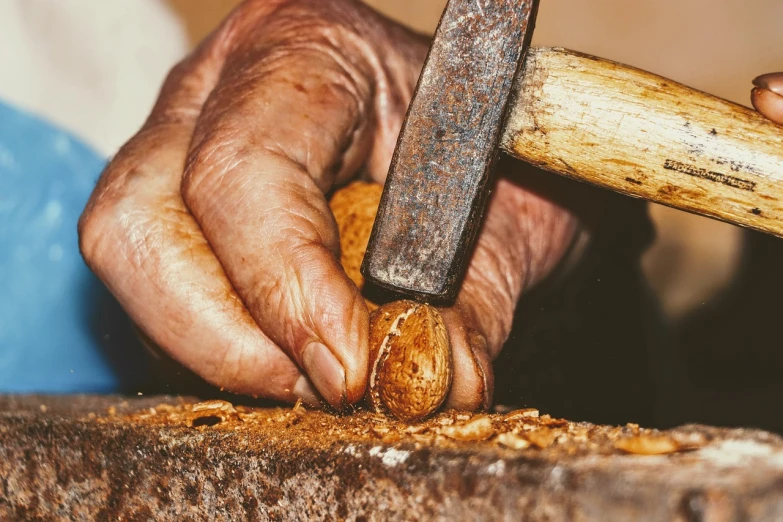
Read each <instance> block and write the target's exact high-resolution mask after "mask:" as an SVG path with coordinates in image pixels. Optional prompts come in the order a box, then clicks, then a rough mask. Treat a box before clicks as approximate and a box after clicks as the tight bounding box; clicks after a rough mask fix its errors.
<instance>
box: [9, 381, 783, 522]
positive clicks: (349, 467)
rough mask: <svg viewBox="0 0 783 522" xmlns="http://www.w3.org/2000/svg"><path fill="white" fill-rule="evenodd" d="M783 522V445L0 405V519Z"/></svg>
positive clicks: (70, 403) (51, 401) (443, 417)
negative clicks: (660, 521)
mask: <svg viewBox="0 0 783 522" xmlns="http://www.w3.org/2000/svg"><path fill="white" fill-rule="evenodd" d="M33 519H35V520H62V519H69V520H183V521H186V520H205V519H208V520H352V521H363V520H542V521H543V520H546V521H560V520H578V521H588V520H596V521H613V520H623V521H627V520H638V521H657V520H679V521H688V522H690V521H734V520H736V521H747V520H754V521H755V520H758V521H779V520H783V439H781V437H779V436H777V435H773V434H770V433H766V432H761V431H754V430H744V429H735V430H726V429H717V428H710V427H706V426H697V425H690V426H683V427H680V428H677V429H675V430H670V431H665V432H658V431H654V430H645V429H643V428H639V427H638V426H635V425H627V426H596V425H592V424H587V423H571V422H568V421H565V420H561V419H554V418H550V417H549V416H547V415H539V414H538V412H537V411H535V410H530V409H528V410H517V411H513V412H508V413H502V414H501V413H496V414H476V415H471V414H466V413H459V412H444V413H441V414H438V415H436V416H435V417H433V418H431V419H429V420H427V421H425V422H423V423H420V424H415V425H407V424H402V423H398V422H395V421H391V420H389V419H386V418H384V417H382V416H379V415H376V414H374V413H370V412H366V411H357V412H354V413H353V414H351V415H342V416H337V415H333V414H330V413H326V412H320V411H305V409H304V408H302V407H301V406H298V407H295V408H293V409H292V408H250V407H243V406H236V407H235V406H233V405H232V404H230V403H227V402H223V401H209V402H205V403H197V402H196V399H193V398H173V397H149V398H148V397H143V398H123V397H91V396H72V397H46V396H5V397H2V396H0V520H33Z"/></svg>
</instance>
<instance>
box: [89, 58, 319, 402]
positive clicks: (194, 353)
mask: <svg viewBox="0 0 783 522" xmlns="http://www.w3.org/2000/svg"><path fill="white" fill-rule="evenodd" d="M213 49H214V46H213V45H210V44H207V45H205V46H204V47H203V48H202V50H200V51H199V52H197V53H196V54H195V55H194V56H193V57H191V58H190V59H188V60H186V61H185V62H183V64H181V65H180V66H178V67H177V68H175V69H174V71H172V73H171V74H170V76H169V78H168V79H167V81H166V82H165V85H164V87H163V89H162V92H161V96H160V99H159V101H158V103H157V105H156V107H155V109H154V110H153V112H152V114H151V116H150V118H149V120H148V121H147V123H146V124H145V126H144V128H143V129H142V130H141V131H140V132H139V133H138V134H137V135H136V136H135V137H134V138H133V139H132V140H131V141H130V142H129V143H128V144H127V145H126V146H125V147H123V149H122V150H121V151H120V152H119V153H118V154H117V156H116V157H115V159H114V160H113V161H112V162H111V164H110V165H109V167H108V168H107V169H106V171H105V172H104V174H103V175H102V177H101V180H100V182H99V184H98V187H97V189H96V191H95V192H94V194H93V196H92V198H91V200H90V202H89V204H88V206H87V208H86V209H85V212H84V214H83V216H82V218H81V220H80V245H81V249H82V252H83V255H84V257H85V260H86V261H87V263H88V265H90V267H91V268H92V269H93V270H94V271H95V272H96V273H97V274H98V276H99V277H100V278H101V279H102V280H103V281H104V282H106V284H107V286H108V287H109V289H110V290H111V291H112V292H113V293H114V295H115V296H116V297H117V298H118V300H119V301H120V303H121V304H122V305H123V307H124V308H125V310H126V311H127V312H128V313H129V315H130V316H131V318H132V319H133V320H134V321H135V322H136V323H137V324H138V325H139V326H140V327H141V328H142V329H143V330H144V331H145V332H146V334H147V335H148V336H149V337H150V338H151V339H152V340H153V341H154V342H155V343H156V344H157V345H159V346H161V347H164V348H165V350H166V351H167V352H168V353H169V354H170V355H171V356H172V357H173V358H175V359H176V360H178V361H179V362H180V363H182V364H184V365H185V366H187V367H188V368H190V369H191V370H193V371H194V372H195V373H197V374H199V375H200V376H202V377H203V378H205V379H206V380H207V381H209V382H211V383H213V384H215V385H218V386H221V387H225V388H227V389H229V390H231V391H234V392H240V393H247V394H253V395H258V396H264V397H270V398H275V399H280V400H286V401H293V400H295V399H296V398H297V397H303V398H305V399H306V400H307V401H308V402H311V403H312V402H317V398H316V396H315V393H314V391H313V389H312V387H311V386H310V385H309V383H308V381H307V379H306V378H305V377H304V376H303V375H302V374H301V373H300V372H299V370H298V368H297V367H296V365H295V364H293V362H292V361H291V360H290V359H289V358H288V357H287V356H286V355H285V354H284V353H283V352H281V351H280V350H279V349H278V348H277V347H276V346H275V345H274V343H272V342H271V341H270V340H269V339H268V338H267V337H266V336H265V335H264V334H263V333H262V332H261V331H260V329H259V328H258V326H257V325H256V324H255V322H254V321H253V319H252V317H251V316H250V314H249V313H248V312H247V310H246V309H245V307H244V305H243V304H242V301H241V299H240V298H239V297H238V296H237V294H236V293H235V292H234V290H233V289H232V287H231V284H230V282H229V281H228V278H227V277H226V276H225V273H224V272H223V269H222V267H221V266H220V263H219V262H218V260H217V259H216V258H215V256H214V254H213V253H212V251H211V249H210V248H209V246H208V244H207V242H206V240H205V239H204V237H203V235H202V234H201V231H200V230H199V228H198V225H197V224H196V222H195V220H194V219H193V218H192V217H191V216H190V214H189V213H188V211H187V209H186V207H185V205H184V203H183V201H182V199H181V197H180V195H179V187H180V181H181V176H182V171H183V166H184V162H185V157H186V154H187V150H188V146H189V142H190V138H191V135H192V132H193V128H194V126H195V121H196V118H197V115H198V113H199V112H200V110H201V106H202V104H203V101H204V99H205V98H206V96H207V95H208V93H209V92H210V90H211V88H212V86H213V85H214V83H215V81H216V71H217V70H218V69H219V65H220V62H221V61H222V60H221V57H220V56H219V55H218V54H217V53H214V52H213Z"/></svg>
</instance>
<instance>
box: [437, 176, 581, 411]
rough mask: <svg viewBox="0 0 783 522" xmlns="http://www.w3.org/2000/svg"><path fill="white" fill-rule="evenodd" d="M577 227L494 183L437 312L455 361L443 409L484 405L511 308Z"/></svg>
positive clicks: (542, 203)
mask: <svg viewBox="0 0 783 522" xmlns="http://www.w3.org/2000/svg"><path fill="white" fill-rule="evenodd" d="M578 229H579V227H578V221H577V219H576V217H575V216H573V215H572V214H571V213H569V212H568V211H567V210H566V209H564V208H562V207H560V206H559V205H557V204H555V203H554V202H552V201H550V200H549V199H547V198H545V197H544V196H542V195H539V194H537V193H535V192H533V191H531V190H530V189H529V187H523V186H520V185H518V184H516V183H513V182H511V181H509V180H508V179H505V178H501V179H499V180H498V183H497V186H496V190H495V192H494V193H493V196H492V198H491V201H490V204H489V206H488V209H487V214H486V220H485V223H484V225H483V228H482V231H481V234H480V235H479V240H478V243H477V246H476V249H475V251H474V254H473V257H472V259H471V263H470V266H469V268H468V271H467V274H466V276H465V280H464V282H463V284H462V288H461V290H460V294H459V296H458V299H457V303H456V305H455V307H453V308H452V309H451V310H448V311H443V314H444V321H445V322H446V324H447V326H448V328H449V335H450V339H451V342H452V349H453V356H454V380H453V384H452V389H451V392H450V395H449V397H448V398H447V401H446V404H447V406H449V407H454V408H461V409H469V410H475V409H482V408H483V409H486V408H488V407H489V405H490V404H491V402H492V393H493V383H494V379H493V372H492V364H491V361H492V360H493V359H494V358H495V357H496V356H497V355H498V353H499V352H500V349H501V347H502V346H503V344H504V343H505V341H506V339H507V337H508V334H509V332H510V331H511V326H512V322H513V319H514V310H515V308H516V303H517V301H518V300H519V297H520V295H521V294H522V292H523V291H525V290H527V289H529V288H531V287H532V286H534V285H535V284H537V283H539V282H540V281H541V280H543V279H544V278H545V277H546V276H547V275H548V274H549V273H550V272H551V271H552V270H553V268H554V267H555V266H557V264H558V263H559V262H560V261H561V260H562V259H563V256H564V255H565V253H566V252H567V250H568V248H569V245H571V243H572V241H573V238H574V237H575V235H576V232H577V231H578Z"/></svg>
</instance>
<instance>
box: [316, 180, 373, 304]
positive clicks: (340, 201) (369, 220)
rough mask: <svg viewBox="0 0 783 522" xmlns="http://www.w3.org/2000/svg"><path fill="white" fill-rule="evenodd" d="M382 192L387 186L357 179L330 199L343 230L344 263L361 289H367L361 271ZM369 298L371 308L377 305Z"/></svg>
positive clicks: (332, 208) (341, 247)
mask: <svg viewBox="0 0 783 522" xmlns="http://www.w3.org/2000/svg"><path fill="white" fill-rule="evenodd" d="M382 193H383V185H379V184H377V183H366V182H363V181H355V182H353V183H351V184H350V185H347V186H345V187H343V188H341V189H338V190H337V191H335V193H334V194H333V195H332V197H331V199H330V200H329V207H330V208H331V210H332V214H334V219H335V221H336V222H337V229H338V231H339V233H340V264H341V265H342V267H343V270H345V273H346V274H347V275H348V277H349V278H350V279H351V281H353V282H354V284H355V285H356V286H357V287H358V288H359V290H362V289H363V288H364V277H363V276H362V274H361V272H360V271H359V270H360V268H361V266H362V260H363V259H364V253H365V251H366V250H367V243H368V242H369V241H370V233H371V232H372V225H373V223H374V222H375V215H376V214H377V212H378V204H379V203H380V201H381V194H382ZM365 301H366V302H367V306H368V307H369V308H370V310H373V309H374V308H375V307H376V306H377V305H376V304H375V303H373V302H371V301H369V300H366V299H365Z"/></svg>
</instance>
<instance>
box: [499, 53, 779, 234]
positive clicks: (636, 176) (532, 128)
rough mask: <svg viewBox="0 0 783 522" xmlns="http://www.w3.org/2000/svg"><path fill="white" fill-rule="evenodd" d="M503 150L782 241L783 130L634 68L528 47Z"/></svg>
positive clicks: (578, 177)
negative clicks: (777, 237)
mask: <svg viewBox="0 0 783 522" xmlns="http://www.w3.org/2000/svg"><path fill="white" fill-rule="evenodd" d="M501 147H502V149H504V150H505V151H506V152H507V153H508V154H510V155H512V156H514V157H517V158H519V159H522V160H524V161H526V162H528V163H531V164H534V165H536V166H538V167H541V168H543V169H545V170H548V171H551V172H555V173H557V174H561V175H564V176H567V177H569V178H573V179H576V180H579V181H584V182H587V183H591V184H593V185H598V186H601V187H604V188H608V189H611V190H613V191H616V192H621V193H624V194H627V195H629V196H634V197H639V198H644V199H647V200H650V201H654V202H657V203H661V204H664V205H668V206H671V207H674V208H678V209H681V210H685V211H688V212H693V213H697V214H702V215H706V216H710V217H713V218H716V219H720V220H723V221H727V222H729V223H733V224H736V225H740V226H744V227H747V228H751V229H755V230H759V231H763V232H767V233H770V234H774V235H777V236H783V127H780V126H778V125H776V124H774V123H772V122H770V121H768V120H767V119H765V118H764V117H763V116H761V115H760V114H758V113H757V112H755V111H753V110H751V109H748V108H746V107H742V106H740V105H737V104H734V103H731V102H728V101H726V100H723V99H720V98H717V97H715V96H712V95H709V94H706V93H703V92H701V91H697V90H695V89H691V88H689V87H686V86H684V85H681V84H678V83H676V82H673V81H671V80H668V79H666V78H662V77H660V76H657V75H654V74H651V73H648V72H645V71H642V70H639V69H636V68H633V67H629V66H625V65H621V64H618V63H615V62H611V61H609V60H604V59H601V58H596V57H593V56H589V55H585V54H581V53H577V52H573V51H569V50H566V49H559V48H531V49H530V50H529V51H528V54H527V57H526V60H525V64H524V67H523V71H522V74H520V75H519V79H518V82H517V84H516V85H515V94H514V98H513V99H512V101H511V109H510V116H509V119H508V121H507V123H506V127H505V131H504V134H503V138H502V140H501Z"/></svg>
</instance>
